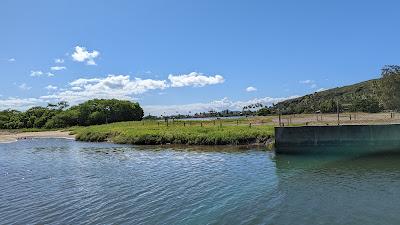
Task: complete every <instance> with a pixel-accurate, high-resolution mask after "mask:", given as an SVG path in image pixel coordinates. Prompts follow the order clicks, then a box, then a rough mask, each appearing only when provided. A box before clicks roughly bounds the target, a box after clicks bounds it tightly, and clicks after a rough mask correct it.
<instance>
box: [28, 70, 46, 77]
mask: <svg viewBox="0 0 400 225" xmlns="http://www.w3.org/2000/svg"><path fill="white" fill-rule="evenodd" d="M43 74H44V73H43V72H42V71H40V70H36V71H35V70H31V77H41V76H43Z"/></svg>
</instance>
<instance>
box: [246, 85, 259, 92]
mask: <svg viewBox="0 0 400 225" xmlns="http://www.w3.org/2000/svg"><path fill="white" fill-rule="evenodd" d="M246 91H247V92H254V91H257V88H255V87H252V86H250V87H247V88H246Z"/></svg>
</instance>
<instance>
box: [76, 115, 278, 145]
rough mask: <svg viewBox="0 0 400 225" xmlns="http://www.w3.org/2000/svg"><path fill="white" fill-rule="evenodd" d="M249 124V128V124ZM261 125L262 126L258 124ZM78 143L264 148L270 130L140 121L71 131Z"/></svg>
mask: <svg viewBox="0 0 400 225" xmlns="http://www.w3.org/2000/svg"><path fill="white" fill-rule="evenodd" d="M252 122H253V125H250V123H252ZM261 124H263V123H261ZM71 131H72V133H74V134H76V139H77V140H80V141H91V142H102V141H112V142H114V143H119V144H140V145H160V144H186V145H248V144H265V143H266V142H268V141H270V140H271V138H272V137H273V132H274V129H273V126H272V125H267V124H263V125H260V124H257V123H256V122H255V121H249V120H246V119H241V120H240V121H239V120H221V121H220V120H218V121H215V123H214V121H174V122H168V124H167V123H166V122H164V121H140V122H120V123H112V124H105V125H97V126H89V127H75V128H71Z"/></svg>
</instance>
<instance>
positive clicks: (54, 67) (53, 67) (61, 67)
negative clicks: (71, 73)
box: [50, 66, 67, 71]
mask: <svg viewBox="0 0 400 225" xmlns="http://www.w3.org/2000/svg"><path fill="white" fill-rule="evenodd" d="M50 69H51V70H53V71H60V70H66V69H67V67H65V66H52V67H50Z"/></svg>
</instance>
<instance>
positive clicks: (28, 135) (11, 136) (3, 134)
mask: <svg viewBox="0 0 400 225" xmlns="http://www.w3.org/2000/svg"><path fill="white" fill-rule="evenodd" d="M38 138H62V139H69V140H75V141H83V142H94V141H90V140H79V139H77V138H76V135H73V134H70V131H60V130H59V131H37V132H12V131H11V132H10V131H0V144H7V143H13V142H17V141H18V140H24V139H38ZM98 142H105V143H113V144H122V145H129V144H130V143H118V142H115V141H112V140H110V139H106V140H104V141H98ZM136 145H137V146H142V147H146V146H158V147H171V146H190V147H193V148H196V147H200V146H209V147H210V146H214V147H217V148H218V147H229V146H230V147H239V148H242V147H266V148H267V149H271V148H272V146H273V138H270V139H268V140H266V141H265V142H254V143H247V144H237V145H234V144H216V145H198V144H173V143H166V144H136Z"/></svg>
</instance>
